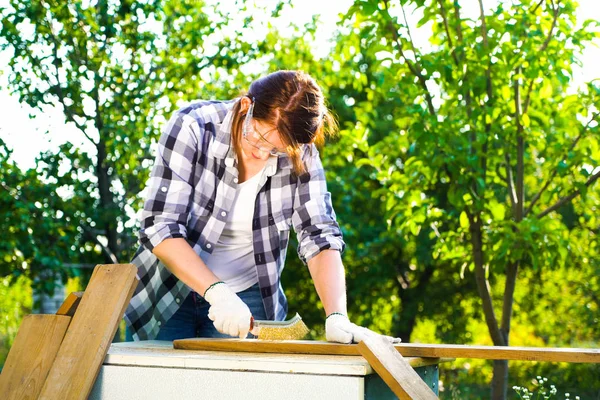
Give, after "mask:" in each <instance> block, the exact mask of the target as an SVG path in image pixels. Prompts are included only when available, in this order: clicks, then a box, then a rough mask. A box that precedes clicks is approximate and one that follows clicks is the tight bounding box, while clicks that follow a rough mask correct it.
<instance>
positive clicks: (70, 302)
mask: <svg viewBox="0 0 600 400" xmlns="http://www.w3.org/2000/svg"><path fill="white" fill-rule="evenodd" d="M82 297H83V292H73V293H69V295H68V296H67V298H66V299H65V301H63V303H62V305H61V306H60V308H59V309H58V311H57V312H56V315H68V316H70V317H72V316H73V315H75V311H76V310H77V307H78V306H79V302H80V301H81V298H82Z"/></svg>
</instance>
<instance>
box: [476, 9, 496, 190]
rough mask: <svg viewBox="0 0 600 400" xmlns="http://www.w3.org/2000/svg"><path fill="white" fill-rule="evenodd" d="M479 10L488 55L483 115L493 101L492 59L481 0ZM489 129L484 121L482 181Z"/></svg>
mask: <svg viewBox="0 0 600 400" xmlns="http://www.w3.org/2000/svg"><path fill="white" fill-rule="evenodd" d="M479 12H480V17H481V36H482V39H483V45H484V48H485V50H486V52H487V57H488V62H487V68H486V70H485V80H486V88H487V101H486V106H487V107H486V109H485V115H486V116H487V115H488V110H489V108H491V106H492V105H493V103H494V96H493V87H492V59H491V57H490V47H489V42H488V37H487V35H488V31H487V25H486V23H485V12H484V9H483V0H479ZM486 119H487V118H486ZM491 129H492V123H491V122H487V121H486V122H485V134H486V135H485V140H484V143H483V147H482V154H483V157H481V169H482V170H483V180H484V181H485V177H486V170H487V146H488V137H489V134H490V130H491Z"/></svg>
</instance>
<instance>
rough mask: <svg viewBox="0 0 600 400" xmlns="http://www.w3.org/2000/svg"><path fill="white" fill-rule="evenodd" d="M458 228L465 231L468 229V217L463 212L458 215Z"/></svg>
mask: <svg viewBox="0 0 600 400" xmlns="http://www.w3.org/2000/svg"><path fill="white" fill-rule="evenodd" d="M460 227H461V228H465V229H467V228H468V227H469V217H468V216H467V213H466V212H464V211H463V212H461V213H460Z"/></svg>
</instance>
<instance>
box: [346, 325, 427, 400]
mask: <svg viewBox="0 0 600 400" xmlns="http://www.w3.org/2000/svg"><path fill="white" fill-rule="evenodd" d="M357 348H358V351H359V352H360V354H362V356H363V357H364V358H365V360H367V361H368V362H369V364H370V365H371V367H373V369H374V370H375V372H377V374H378V375H379V376H380V377H381V379H383V381H384V382H385V383H386V384H387V385H388V386H389V388H390V389H391V390H392V392H394V394H395V395H396V396H398V398H399V399H400V400H412V399H415V400H437V398H438V397H437V396H436V395H435V393H434V392H433V391H432V390H431V388H430V387H429V386H427V384H426V383H425V382H424V381H423V380H422V379H421V377H420V376H419V374H417V373H416V372H415V370H414V369H412V367H411V366H410V364H409V363H408V361H406V360H405V359H404V358H403V357H402V356H401V355H400V353H399V352H397V351H396V349H395V348H394V346H393V345H392V344H391V343H390V342H389V341H388V340H387V339H386V338H384V337H382V336H374V337H371V338H367V339H365V340H364V341H361V342H360V343H358V345H357Z"/></svg>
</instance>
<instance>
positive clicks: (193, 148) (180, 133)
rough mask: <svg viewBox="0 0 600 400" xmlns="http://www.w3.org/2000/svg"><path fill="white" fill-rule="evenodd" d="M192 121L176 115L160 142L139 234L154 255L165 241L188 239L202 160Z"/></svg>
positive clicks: (170, 120) (183, 115) (179, 114)
mask: <svg viewBox="0 0 600 400" xmlns="http://www.w3.org/2000/svg"><path fill="white" fill-rule="evenodd" d="M190 118H191V117H189V116H187V115H185V114H181V113H178V112H176V113H175V114H173V116H172V117H171V118H170V119H169V121H168V122H167V124H166V125H165V128H164V129H163V132H162V134H161V136H160V139H159V142H158V153H157V155H156V159H155V162H154V166H153V168H152V172H151V173H150V178H149V180H148V182H147V184H146V188H147V191H148V192H147V195H146V200H145V202H144V209H143V210H142V212H141V216H140V231H139V234H138V235H139V238H140V242H141V244H142V245H143V246H145V247H146V248H148V249H150V251H152V250H153V249H154V247H156V246H157V245H158V244H159V243H161V242H162V241H163V240H165V239H168V238H178V237H181V238H186V237H187V229H186V222H187V216H188V212H189V209H190V202H191V199H192V194H193V179H194V168H195V165H196V161H197V158H198V138H197V137H196V136H195V135H194V133H193V132H192V130H191V128H190V120H189V119H190Z"/></svg>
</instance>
